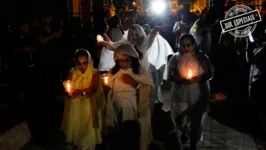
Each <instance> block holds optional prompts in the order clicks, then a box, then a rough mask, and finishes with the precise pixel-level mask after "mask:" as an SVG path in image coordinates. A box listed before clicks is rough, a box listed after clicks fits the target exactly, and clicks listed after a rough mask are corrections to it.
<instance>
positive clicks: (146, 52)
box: [104, 24, 173, 108]
mask: <svg viewBox="0 0 266 150" xmlns="http://www.w3.org/2000/svg"><path fill="white" fill-rule="evenodd" d="M159 29H160V28H159V27H155V28H154V29H153V30H152V31H150V32H149V33H148V35H147V34H146V33H145V31H144V29H143V28H142V27H141V26H140V25H137V24H133V25H132V27H131V28H130V29H129V30H128V33H127V35H128V36H127V40H126V39H124V38H122V40H121V41H119V42H112V41H109V42H106V43H105V44H104V45H105V46H106V47H107V48H108V49H113V50H114V49H115V48H117V47H118V46H120V45H122V44H130V45H132V46H134V47H135V49H136V50H137V52H138V54H139V58H140V64H141V65H142V66H143V67H144V68H145V69H146V70H147V71H149V72H150V74H151V76H152V77H153V81H154V84H155V86H156V90H155V92H154V96H153V98H152V102H151V108H153V106H154V104H155V102H156V101H157V102H164V100H163V98H162V96H161V90H160V86H161V84H162V81H163V79H166V78H167V71H166V69H165V68H166V67H165V66H166V65H167V57H168V56H169V55H171V54H173V50H172V48H171V47H170V45H169V44H168V42H167V41H166V40H165V39H164V38H163V37H162V36H161V35H159V34H158V30H159Z"/></svg>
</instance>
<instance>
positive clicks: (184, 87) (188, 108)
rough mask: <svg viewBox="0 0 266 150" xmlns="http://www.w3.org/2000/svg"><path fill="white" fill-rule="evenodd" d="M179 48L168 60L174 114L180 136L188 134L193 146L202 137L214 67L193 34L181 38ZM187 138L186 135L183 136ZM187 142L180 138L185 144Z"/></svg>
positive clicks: (172, 112) (173, 119) (173, 118)
mask: <svg viewBox="0 0 266 150" xmlns="http://www.w3.org/2000/svg"><path fill="white" fill-rule="evenodd" d="M179 45H180V51H179V52H178V53H176V54H175V55H173V57H172V58H171V59H170V61H169V65H168V74H169V80H170V81H172V86H171V117H172V121H173V123H174V127H175V128H176V129H177V130H176V131H177V135H178V138H181V136H183V137H189V138H190V144H191V147H190V148H191V149H195V148H196V143H197V142H198V141H199V140H200V138H201V133H202V123H203V119H204V117H203V116H204V112H206V110H207V104H208V99H209V97H210V95H209V83H208V80H210V79H211V77H212V74H213V67H212V65H211V63H210V61H209V59H208V57H207V56H206V55H205V54H204V53H202V52H199V51H198V50H197V44H196V41H195V39H194V37H193V36H192V35H191V34H184V35H182V37H181V38H180V44H179ZM183 139H184V138H183ZM184 143H186V141H180V144H184Z"/></svg>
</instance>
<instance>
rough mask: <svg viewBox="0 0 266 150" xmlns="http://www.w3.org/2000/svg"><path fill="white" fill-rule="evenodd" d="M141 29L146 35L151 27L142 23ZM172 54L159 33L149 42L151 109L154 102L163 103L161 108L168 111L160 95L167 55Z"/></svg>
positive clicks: (171, 50)
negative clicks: (151, 88)
mask: <svg viewBox="0 0 266 150" xmlns="http://www.w3.org/2000/svg"><path fill="white" fill-rule="evenodd" d="M143 29H144V31H145V33H146V34H147V35H149V34H150V32H151V28H150V26H149V25H147V24H145V25H143ZM173 54H174V52H173V49H172V48H171V46H170V45H169V43H168V42H167V41H166V40H165V39H164V38H163V37H162V36H161V35H160V34H157V35H156V36H155V37H154V38H153V39H152V41H151V42H150V45H149V49H148V61H149V63H150V66H149V72H150V74H151V77H152V79H153V82H154V85H155V90H154V92H153V96H152V99H151V110H153V108H154V105H155V103H164V105H163V110H164V111H169V108H170V107H169V102H168V103H167V102H165V100H164V98H163V96H162V90H161V85H162V84H163V80H167V73H168V72H167V62H168V56H170V55H173Z"/></svg>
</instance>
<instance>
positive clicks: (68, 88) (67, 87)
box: [64, 80, 72, 93]
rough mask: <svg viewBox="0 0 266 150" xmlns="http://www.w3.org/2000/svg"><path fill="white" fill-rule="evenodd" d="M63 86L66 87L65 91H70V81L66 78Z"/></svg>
mask: <svg viewBox="0 0 266 150" xmlns="http://www.w3.org/2000/svg"><path fill="white" fill-rule="evenodd" d="M64 87H65V89H66V92H68V93H70V92H71V90H72V89H71V88H72V87H71V82H70V81H69V80H67V81H65V82H64Z"/></svg>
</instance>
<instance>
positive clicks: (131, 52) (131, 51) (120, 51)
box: [114, 44, 139, 61]
mask: <svg viewBox="0 0 266 150" xmlns="http://www.w3.org/2000/svg"><path fill="white" fill-rule="evenodd" d="M122 55H128V56H131V57H134V58H139V55H138V52H137V51H136V50H135V48H134V47H133V46H132V45H128V44H123V45H121V46H119V47H117V48H116V49H115V55H114V61H116V60H117V59H119V58H120V57H121V56H122Z"/></svg>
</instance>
